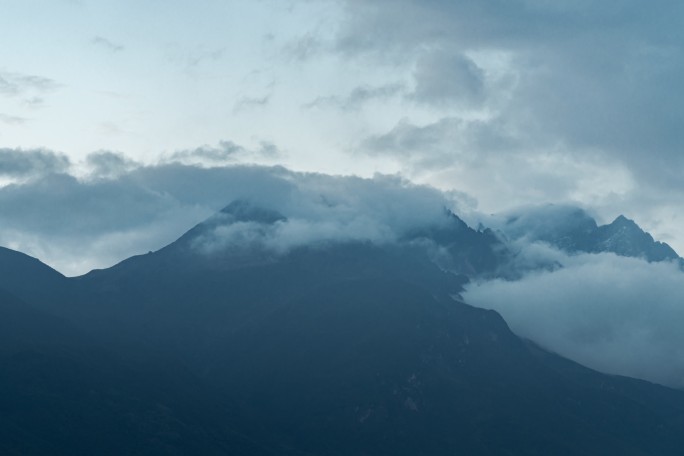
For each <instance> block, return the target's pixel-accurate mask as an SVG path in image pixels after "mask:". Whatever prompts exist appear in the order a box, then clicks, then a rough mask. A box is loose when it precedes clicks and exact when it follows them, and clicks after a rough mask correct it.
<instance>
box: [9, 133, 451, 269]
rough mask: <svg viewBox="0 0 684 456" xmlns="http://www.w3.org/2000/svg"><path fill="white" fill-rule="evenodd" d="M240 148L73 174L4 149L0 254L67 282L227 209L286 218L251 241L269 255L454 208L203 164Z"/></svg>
mask: <svg viewBox="0 0 684 456" xmlns="http://www.w3.org/2000/svg"><path fill="white" fill-rule="evenodd" d="M264 147H265V148H267V146H264ZM244 150H245V149H244V148H243V147H241V146H239V145H236V144H233V143H229V142H225V143H221V145H220V147H219V148H199V149H196V150H193V151H189V152H181V153H179V154H177V155H176V156H175V157H171V158H168V159H167V161H166V162H163V163H160V164H157V165H148V166H145V165H142V164H140V163H137V162H134V161H132V160H130V159H128V158H126V157H125V156H123V155H121V154H117V153H113V152H107V151H103V152H97V153H94V154H91V155H90V156H89V157H88V158H87V159H86V160H85V162H84V163H77V164H73V163H71V162H69V160H67V159H66V158H65V157H62V156H61V155H59V154H56V153H53V152H49V151H42V150H41V151H30V152H27V151H18V150H5V151H4V152H3V153H4V155H2V154H0V170H3V172H4V174H5V175H6V176H9V177H11V178H14V179H13V183H11V184H8V185H5V186H3V187H0V218H1V219H2V220H3V224H2V226H1V227H0V245H3V246H6V247H9V248H13V249H16V250H20V251H23V252H25V253H28V254H30V255H33V256H35V257H38V258H39V259H41V260H43V261H45V262H46V263H48V264H50V265H51V266H53V267H55V268H57V269H58V270H60V271H62V272H63V273H66V274H67V275H77V274H82V273H85V272H87V271H88V270H90V269H92V268H102V267H108V266H111V265H112V264H114V263H116V262H118V261H121V260H123V259H125V258H127V257H129V256H132V255H135V254H140V253H145V252H147V251H148V250H156V249H158V248H161V247H163V246H164V245H166V244H168V243H170V242H172V241H174V240H175V239H176V238H178V237H179V236H180V235H182V234H183V233H184V232H185V231H187V230H189V229H190V228H192V227H193V226H194V225H195V224H197V223H199V222H201V221H203V220H205V219H206V218H208V217H210V216H212V215H213V214H215V213H217V212H218V211H220V210H221V209H222V208H223V207H225V206H226V205H228V204H229V203H231V202H232V201H235V200H245V201H249V202H250V203H252V204H254V205H255V206H258V207H263V208H265V209H268V210H272V211H277V212H279V213H281V214H282V215H284V216H285V217H287V223H282V224H278V225H277V226H275V227H272V228H271V229H270V231H268V232H267V233H265V234H264V233H262V234H261V241H262V242H264V243H265V244H266V245H267V246H268V247H270V248H273V249H275V250H277V251H285V250H287V249H289V248H290V247H292V246H297V245H302V244H307V243H312V242H324V241H330V240H369V241H373V242H379V243H381V242H389V241H392V240H394V239H396V238H398V237H399V236H401V234H402V233H404V232H406V231H408V230H411V229H413V228H415V227H417V226H422V225H424V224H429V223H431V221H436V220H439V219H440V218H442V217H441V216H442V215H443V212H442V211H443V208H444V207H445V206H446V207H451V206H453V205H454V204H455V202H454V200H453V198H451V197H448V196H446V195H444V194H443V193H441V192H439V191H437V190H435V189H433V188H430V187H422V186H415V185H412V184H410V183H409V182H407V181H405V180H403V179H401V178H399V177H394V176H383V175H378V176H376V177H375V178H373V179H362V178H357V177H342V176H329V175H322V174H313V173H308V174H307V173H296V172H292V171H289V170H286V169H285V168H281V167H258V166H240V165H233V166H209V164H208V162H207V159H214V158H215V159H216V160H218V161H219V162H220V161H222V160H223V159H224V158H225V156H226V155H227V156H228V157H230V156H231V155H232V154H233V153H236V154H240V153H243V151H244ZM3 160H4V161H3ZM174 160H175V161H174ZM179 160H180V161H181V162H179ZM194 160H202V164H201V165H200V164H199V163H192V162H193V161H194ZM186 161H189V162H190V163H191V164H187V163H185V162H186ZM72 169H80V174H79V175H78V176H76V175H73V174H72V173H71V172H70V171H71V170H72ZM17 177H22V178H23V177H25V179H17ZM33 177H39V178H33ZM259 230H262V227H255V226H251V225H250V224H242V225H239V224H238V225H236V226H233V227H222V228H218V229H217V230H216V232H213V233H210V235H209V236H208V237H207V238H205V239H204V240H203V248H204V249H205V250H206V249H210V248H216V247H221V246H222V245H226V244H229V243H231V242H233V241H234V240H235V239H242V240H243V241H244V240H245V236H247V237H249V236H254V235H255V233H257V234H258V233H259ZM236 236H237V237H236Z"/></svg>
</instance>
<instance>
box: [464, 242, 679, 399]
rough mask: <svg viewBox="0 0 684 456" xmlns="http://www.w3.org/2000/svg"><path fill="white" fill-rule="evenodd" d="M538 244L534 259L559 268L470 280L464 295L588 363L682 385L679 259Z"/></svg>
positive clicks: (523, 331)
mask: <svg viewBox="0 0 684 456" xmlns="http://www.w3.org/2000/svg"><path fill="white" fill-rule="evenodd" d="M535 250H536V252H535V255H536V260H537V261H539V260H540V259H541V258H545V259H546V260H547V261H548V260H553V261H559V262H560V263H562V264H563V266H564V267H562V268H560V269H557V270H555V271H544V272H536V273H533V274H530V275H528V276H526V277H525V278H523V279H522V280H520V281H515V282H510V281H503V280H496V281H492V282H485V283H475V284H471V285H470V286H469V287H468V290H467V292H466V293H465V294H464V298H465V299H466V302H468V303H470V304H473V305H476V306H478V307H484V308H489V309H494V310H496V311H498V312H499V313H501V315H502V316H503V317H504V319H505V320H506V322H507V323H508V324H509V325H510V326H511V329H512V330H513V331H514V332H516V333H517V334H519V335H521V336H523V337H527V338H529V339H531V340H534V341H535V342H537V343H539V344H540V345H542V346H543V347H545V348H547V349H550V350H552V351H555V352H557V353H559V354H561V355H563V356H566V357H568V358H570V359H573V360H575V361H578V362H580V363H582V364H584V365H586V366H589V367H592V368H594V369H597V370H599V371H602V372H607V373H611V374H620V375H627V376H631V377H637V378H642V379H646V380H650V381H654V382H658V383H662V384H665V385H669V386H673V387H678V388H681V387H683V386H684V333H683V332H682V331H681V324H682V322H683V321H684V307H683V306H682V305H681V296H682V293H684V273H682V272H681V270H680V269H679V267H678V265H677V264H676V263H647V262H646V261H643V260H639V259H634V258H625V257H618V256H615V255H612V254H599V255H589V254H585V255H576V256H567V255H565V254H562V253H560V252H558V251H554V250H553V249H550V248H549V247H548V246H543V245H537V246H536V248H535Z"/></svg>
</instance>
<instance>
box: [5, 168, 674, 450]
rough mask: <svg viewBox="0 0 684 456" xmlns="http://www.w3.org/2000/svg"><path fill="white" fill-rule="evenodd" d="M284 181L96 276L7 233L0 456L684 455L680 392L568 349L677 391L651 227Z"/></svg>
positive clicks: (286, 176) (670, 284) (424, 191)
mask: <svg viewBox="0 0 684 456" xmlns="http://www.w3.org/2000/svg"><path fill="white" fill-rule="evenodd" d="M278 173H281V174H280V175H278ZM257 175H258V173H257ZM265 175H266V174H264V176H265ZM272 179H273V180H271V181H270V182H271V183H272V187H271V188H272V189H275V193H274V194H272V195H271V194H269V193H261V194H259V193H257V194H255V195H252V197H249V195H247V194H246V193H244V192H243V196H241V197H239V198H233V199H232V200H231V201H228V202H227V204H226V205H225V206H224V207H223V209H220V210H218V211H216V213H214V214H213V215H211V216H210V217H208V218H207V219H206V220H205V221H203V222H201V223H199V224H197V225H196V226H194V227H193V228H191V229H190V230H188V231H187V232H186V233H185V234H183V235H182V236H180V237H179V238H178V239H177V240H176V241H174V242H172V243H170V244H168V245H166V246H165V247H163V248H161V249H158V250H156V251H150V252H149V253H147V254H143V255H137V256H133V257H130V258H128V259H126V260H124V261H122V262H120V263H118V264H116V265H115V266H113V267H110V268H106V269H100V270H94V271H91V272H90V273H88V274H85V275H83V276H79V277H73V278H67V277H64V276H63V275H61V274H59V273H57V272H56V271H54V270H52V269H51V268H49V267H48V266H46V265H44V264H42V263H41V262H39V261H38V260H35V259H32V258H30V257H28V256H26V255H23V254H21V253H18V252H15V251H12V250H8V249H3V250H0V272H2V274H0V290H5V291H2V295H0V296H1V297H2V300H1V301H2V303H3V305H2V307H0V311H2V313H3V317H4V318H3V322H4V324H5V325H6V326H7V327H6V328H5V329H4V330H3V332H2V339H1V340H2V341H3V342H2V346H3V347H5V350H4V351H2V352H1V353H0V357H1V359H0V362H2V365H3V366H5V367H6V369H4V370H3V372H4V373H5V374H4V376H3V379H2V381H3V385H4V389H3V391H4V392H3V393H2V400H1V401H0V406H2V407H3V409H2V410H4V412H3V417H5V418H4V419H5V421H4V422H5V424H6V426H7V427H5V431H6V433H7V436H6V437H3V438H2V439H0V445H1V446H0V449H1V450H2V452H3V454H26V452H35V453H37V454H38V453H41V454H66V453H68V454H92V453H93V452H94V451H96V450H98V449H99V448H100V445H101V443H100V442H105V443H104V445H106V446H107V448H108V451H110V452H111V453H110V454H117V453H119V454H120V453H121V452H125V453H127V454H164V453H168V452H171V453H175V454H198V453H201V454H272V455H276V454H278V455H281V454H292V455H295V454H329V455H335V454H340V455H343V454H407V455H408V454H446V453H453V452H466V453H468V454H478V455H499V454H504V453H505V452H511V454H530V455H531V454H540V452H541V453H544V452H550V453H554V454H560V453H563V454H578V455H579V454H594V453H597V452H598V453H610V452H614V451H618V452H620V453H621V454H627V455H632V454H633V455H642V454H657V455H676V454H678V453H679V451H680V449H681V447H682V445H684V440H682V437H681V432H680V429H681V427H682V425H684V393H682V392H680V391H677V390H672V389H669V388H666V387H662V386H658V385H654V384H650V383H647V382H644V381H641V380H633V379H629V378H625V377H618V376H613V375H605V374H601V373H599V372H597V371H593V370H590V369H588V368H585V367H582V366H580V365H578V364H575V363H574V362H573V361H570V360H567V359H565V358H562V357H561V356H559V355H556V354H554V353H553V352H558V353H559V354H560V355H563V356H567V357H569V358H570V359H573V360H579V361H581V362H583V363H586V364H588V365H589V366H590V367H593V368H595V369H598V370H599V371H603V372H611V373H623V374H629V375H634V376H637V377H641V378H646V379H650V380H655V381H657V382H661V383H665V384H669V385H673V386H680V385H681V384H680V383H679V379H680V378H681V373H682V372H683V371H682V370H681V368H680V366H681V365H680V364H679V361H678V360H679V359H682V357H681V356H680V352H679V351H678V348H676V347H678V346H682V344H681V342H682V341H681V337H680V336H679V332H678V331H675V329H676V328H678V326H677V323H676V322H678V321H682V320H684V315H680V313H679V310H678V307H677V305H676V303H675V300H674V296H680V291H681V290H680V289H679V288H677V286H676V284H678V283H680V281H681V280H682V279H681V276H682V273H681V271H679V269H678V267H677V265H676V263H673V262H670V261H656V258H657V257H653V262H650V263H649V262H648V261H646V259H648V255H649V253H645V252H650V251H651V250H649V248H650V247H652V246H653V245H655V246H656V247H655V249H656V250H657V249H661V250H662V245H661V244H657V243H655V241H653V240H652V238H650V237H649V236H648V235H645V233H643V232H642V231H641V230H640V229H638V227H636V228H635V226H636V225H633V224H631V223H626V222H624V221H623V220H618V221H616V222H615V223H613V224H612V225H608V228H605V229H603V227H598V226H597V225H596V223H595V222H594V223H592V220H589V219H588V216H586V214H580V215H579V216H577V217H575V216H574V215H573V216H572V217H571V220H580V221H581V223H574V224H573V223H569V224H566V223H564V222H563V221H562V218H559V217H556V216H554V217H551V218H549V219H544V218H543V217H542V218H539V217H537V218H535V219H534V220H536V221H537V222H536V225H535V224H533V223H531V222H529V221H528V222H525V223H526V225H525V224H523V220H525V218H524V217H519V218H518V219H516V220H514V221H511V222H510V223H509V229H508V231H507V232H505V231H503V230H502V229H501V227H498V226H495V227H494V228H493V229H489V228H485V227H480V228H478V229H473V228H471V227H469V226H468V225H467V224H466V223H465V222H464V221H463V220H462V219H460V218H459V217H458V215H457V214H456V213H454V211H452V210H450V209H449V208H448V207H449V206H448V199H446V198H445V197H444V195H442V194H440V193H439V192H437V191H435V190H434V189H430V188H426V187H417V186H413V185H411V184H409V183H407V182H405V181H401V180H396V179H386V178H378V179H376V180H361V179H357V178H332V177H329V176H318V175H313V176H297V175H296V174H291V173H283V172H282V171H276V173H275V175H274V177H273V178H272ZM266 182H268V181H266ZM528 218H529V217H528ZM541 222H544V223H541ZM568 225H571V226H570V227H569V226H568ZM623 225H624V227H625V229H623ZM514 228H515V229H517V230H518V231H515V230H514ZM588 228H590V229H588ZM634 233H636V235H633V234H634ZM649 239H650V241H649ZM585 241H586V244H581V242H585ZM646 241H649V242H646ZM580 245H581V246H585V247H582V248H580ZM586 246H591V248H590V247H586ZM659 246H660V247H659ZM582 249H584V250H582ZM592 249H593V250H592ZM600 249H604V250H600ZM618 250H619V251H618ZM616 251H617V252H616ZM615 253H620V254H621V255H624V256H617V255H616V254H615ZM664 260H667V258H664ZM549 265H551V266H549ZM620 274H621V275H622V276H623V280H622V281H620V280H619V279H618V277H617V276H618V275H620ZM657 277H659V278H660V279H659V280H655V279H656V278H657ZM592 280H593V281H592ZM630 284H631V285H630ZM630 286H631V288H630ZM570 289H575V290H579V291H577V292H576V293H575V294H572V293H568V290H570ZM520 290H522V291H520ZM553 290H556V292H553ZM635 290H639V293H636V292H635ZM565 296H569V299H565V298H564V297H565ZM588 296H594V297H595V299H594V300H589V299H587V297H588ZM646 298H649V299H651V300H650V301H647V300H646ZM616 300H623V301H625V302H626V304H625V306H624V307H622V308H615V307H610V306H614V305H615V302H616ZM468 303H472V304H475V305H477V306H480V307H490V308H494V309H496V310H498V311H500V312H501V314H502V315H503V317H504V318H502V317H501V316H500V315H499V314H498V313H496V312H494V311H491V310H484V309H481V308H476V307H471V306H470V305H469V304H468ZM646 305H648V312H647V313H648V314H649V315H651V317H649V318H644V314H645V313H646V310H645V308H644V306H646ZM604 310H605V311H604ZM614 315H618V316H619V320H618V321H619V322H621V323H622V325H616V323H615V320H614ZM665 318H669V326H663V325H664V323H665ZM637 321H640V322H642V326H641V327H634V326H632V324H633V323H635V322H637ZM507 323H509V324H511V328H512V329H513V331H511V330H510V329H509V327H508V324H507ZM587 325H589V326H587ZM658 325H660V326H659V329H660V331H658V333H657V337H655V336H654V335H655V334H656V333H655V332H654V331H653V330H654V329H655V328H656V326H658ZM539 328H546V330H545V332H544V331H540V330H539ZM663 328H671V329H665V330H663ZM549 334H551V335H553V336H554V337H549V336H548V335H549ZM621 335H625V337H620V336H621ZM519 336H523V337H525V339H522V338H520V337H519ZM606 341H607V342H606ZM578 347H579V349H578ZM637 348H639V349H637ZM549 350H550V351H549ZM587 354H591V355H592V356H589V357H588V356H586V355H587ZM636 365H638V366H639V367H640V368H639V369H636V368H634V366H636ZM17 398H18V399H17ZM13 401H14V402H13ZM17 401H19V402H17ZM18 404H22V405H21V406H20V405H18ZM38 410H43V411H44V412H42V413H38V412H37V411H38ZM86 416H91V417H93V418H91V419H90V420H89V421H87V422H86V418H85V417H86ZM58 421H59V422H62V423H63V425H62V426H60V427H57V428H55V427H54V423H55V422H58ZM48 428H49V429H54V431H51V432H49V433H46V432H44V431H43V429H48ZM105 430H106V431H105ZM5 431H3V432H5ZM101 432H107V433H108V437H107V439H108V440H101V439H100V437H99V436H100V433H101ZM11 436H20V437H11ZM27 439H28V440H27ZM29 440H30V442H31V443H30V444H29V443H26V442H27V441H29ZM110 441H111V442H114V443H111V444H110V443H106V442H110ZM56 445H58V446H56ZM55 448H57V449H55ZM105 454H106V453H105Z"/></svg>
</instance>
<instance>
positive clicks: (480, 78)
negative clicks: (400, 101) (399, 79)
mask: <svg viewBox="0 0 684 456" xmlns="http://www.w3.org/2000/svg"><path fill="white" fill-rule="evenodd" d="M414 77H415V81H416V88H415V91H414V92H413V94H412V95H411V98H412V99H414V100H415V101H417V102H420V103H427V104H432V105H438V106H444V105H456V106H459V105H473V104H479V103H481V102H482V101H484V96H485V75H484V71H483V70H482V68H480V67H478V66H477V64H476V63H475V62H473V61H472V60H471V59H469V58H468V57H466V56H464V55H459V54H455V53H453V52H443V51H442V52H433V53H430V54H425V55H422V56H421V57H420V58H419V59H418V61H417V63H416V70H415V73H414Z"/></svg>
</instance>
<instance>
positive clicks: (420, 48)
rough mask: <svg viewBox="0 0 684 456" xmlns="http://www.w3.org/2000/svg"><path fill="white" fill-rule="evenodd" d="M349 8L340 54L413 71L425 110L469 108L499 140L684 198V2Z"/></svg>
mask: <svg viewBox="0 0 684 456" xmlns="http://www.w3.org/2000/svg"><path fill="white" fill-rule="evenodd" d="M340 3H341V4H342V5H343V6H344V8H345V11H346V14H347V16H346V19H345V21H344V22H343V25H342V26H341V27H340V30H339V32H338V34H337V37H336V46H335V49H336V50H337V52H341V53H342V54H344V55H347V56H349V57H352V58H355V57H362V58H366V57H367V56H369V55H372V56H373V57H374V58H377V61H378V62H388V63H391V64H392V68H393V67H395V66H396V65H397V62H405V65H406V66H411V65H413V66H414V67H415V72H414V77H415V84H416V92H415V99H416V100H420V101H422V102H425V103H432V104H438V105H439V106H440V107H442V108H448V107H449V106H451V107H453V108H455V109H457V108H458V107H459V105H460V106H462V105H463V103H464V101H468V100H469V101H470V103H471V106H473V103H475V104H474V106H477V107H480V108H482V109H484V110H485V112H487V113H488V115H487V116H485V117H480V119H481V120H482V121H483V122H485V123H488V124H489V123H490V122H491V121H493V122H494V123H493V124H491V125H489V127H490V128H488V129H489V131H490V132H491V133H492V135H493V136H494V137H501V136H507V135H508V134H510V132H514V133H515V134H516V136H517V138H518V139H519V142H520V146H521V147H522V148H524V149H527V150H530V151H532V152H531V153H536V151H538V150H540V149H545V150H546V151H547V153H551V152H553V151H554V150H556V149H557V148H558V145H562V146H563V147H562V148H561V150H560V151H559V152H558V154H565V153H566V151H567V150H573V151H574V152H575V153H577V154H580V153H583V155H581V156H578V158H577V159H578V160H584V161H590V160H592V159H593V157H594V156H596V155H597V154H600V155H602V156H603V160H615V161H616V162H619V163H622V164H624V165H626V166H628V167H629V170H630V172H631V173H632V174H633V175H634V176H635V178H636V179H638V181H639V183H640V184H641V185H648V186H653V187H657V188H660V189H661V190H662V189H666V188H671V187H677V188H680V189H682V188H684V184H683V182H684V181H682V179H680V178H679V176H681V172H682V170H684V155H683V154H681V151H680V150H679V149H680V147H681V144H682V143H683V142H684V136H683V135H684V131H683V130H682V129H681V128H680V127H679V119H681V118H682V117H683V116H684V82H682V78H681V77H680V76H681V74H682V72H683V71H682V70H684V52H683V51H684V32H683V31H682V30H683V29H682V27H681V24H679V20H678V18H680V17H682V14H684V5H683V4H681V2H676V1H663V2H658V4H657V7H656V6H654V5H650V4H649V5H646V4H644V3H642V2H636V1H623V2H583V1H582V2H567V1H559V2H546V1H535V0H513V1H510V2H501V1H498V0H485V1H474V0H465V1H458V2H453V1H446V0H427V1H422V0H421V1H418V0H398V1H389V0H380V1H376V2H364V1H360V0H340ZM388 68H389V67H388ZM502 129H503V130H502ZM449 139H450V137H449V136H447V137H445V139H444V142H445V143H448V141H449ZM430 141H433V140H432V139H430ZM518 150H520V149H518ZM479 152H480V151H478V153H479Z"/></svg>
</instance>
